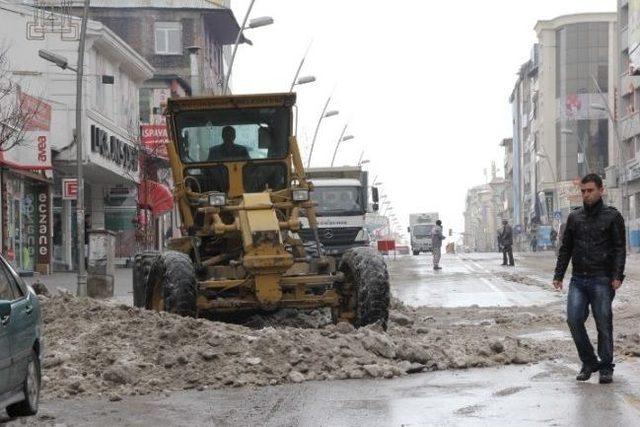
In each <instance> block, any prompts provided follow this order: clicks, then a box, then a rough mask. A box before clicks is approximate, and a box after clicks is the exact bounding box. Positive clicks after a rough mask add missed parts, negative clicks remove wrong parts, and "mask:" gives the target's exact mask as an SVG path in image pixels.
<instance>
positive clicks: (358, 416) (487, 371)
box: [40, 361, 640, 427]
mask: <svg viewBox="0 0 640 427" xmlns="http://www.w3.org/2000/svg"><path fill="white" fill-rule="evenodd" d="M577 368H578V366H577V365H573V364H568V363H565V362H562V361H555V362H544V363H540V364H536V365H532V366H518V367H516V366H507V367H501V368H483V369H470V370H464V371H441V372H432V373H426V374H418V375H411V376H408V377H402V378H398V379H394V380H345V381H334V382H308V383H303V384H290V385H282V386H275V387H263V388H258V389H249V388H243V389H233V390H212V391H207V390H205V391H203V392H197V391H190V392H178V393H172V394H171V396H170V397H167V396H162V397H135V398H127V399H126V400H125V401H122V402H115V403H110V402H106V401H105V400H99V399H83V400H76V401H65V402H49V403H47V402H45V403H44V404H43V406H42V410H41V413H42V414H44V415H45V417H46V416H48V417H51V416H53V417H55V418H45V419H41V420H40V421H42V422H48V423H58V424H66V425H68V426H72V425H73V426H75V425H77V426H84V425H95V426H118V425H127V426H165V425H166V426H238V425H247V426H254V425H255V426H335V427H338V426H372V427H373V426H442V425H453V426H467V425H469V426H472V425H473V426H475V425H491V426H499V425H511V426H540V425H544V426H580V427H583V426H598V427H600V426H637V425H638V420H640V363H638V362H632V363H625V364H622V365H620V366H619V367H618V369H617V370H616V382H615V383H613V384H610V385H600V384H597V376H595V377H594V378H592V379H591V381H589V382H586V383H578V382H576V381H574V380H573V376H574V375H575V371H576V369H577Z"/></svg>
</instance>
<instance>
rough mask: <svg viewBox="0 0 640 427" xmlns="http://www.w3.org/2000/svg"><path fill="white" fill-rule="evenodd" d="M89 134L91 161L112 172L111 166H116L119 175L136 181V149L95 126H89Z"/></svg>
mask: <svg viewBox="0 0 640 427" xmlns="http://www.w3.org/2000/svg"><path fill="white" fill-rule="evenodd" d="M89 133H90V135H91V138H90V139H91V154H92V157H93V159H95V160H92V161H97V162H98V163H100V164H101V165H102V166H103V167H108V168H109V169H110V170H113V166H117V167H118V168H119V169H120V171H119V174H120V175H123V176H130V177H132V178H133V179H134V180H137V176H138V168H139V165H138V149H137V148H136V147H134V146H133V144H131V142H129V141H126V140H124V139H123V138H120V137H118V136H117V135H115V134H113V133H112V132H111V131H109V130H107V129H104V128H103V127H101V126H100V125H97V124H95V125H94V124H91V126H90V132H89Z"/></svg>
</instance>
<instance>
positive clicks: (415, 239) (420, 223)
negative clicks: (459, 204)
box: [408, 212, 438, 255]
mask: <svg viewBox="0 0 640 427" xmlns="http://www.w3.org/2000/svg"><path fill="white" fill-rule="evenodd" d="M437 220H438V214H437V213H434V212H431V213H416V214H411V215H409V229H408V231H409V235H410V236H411V251H412V253H413V255H420V253H421V252H431V251H432V250H433V247H432V243H431V232H432V231H433V228H434V227H435V226H436V221H437Z"/></svg>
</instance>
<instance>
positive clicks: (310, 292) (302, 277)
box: [133, 93, 389, 327]
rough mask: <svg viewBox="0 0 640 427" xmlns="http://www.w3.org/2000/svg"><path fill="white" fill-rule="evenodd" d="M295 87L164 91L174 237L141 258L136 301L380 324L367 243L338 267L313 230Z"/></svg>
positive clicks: (383, 315)
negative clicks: (308, 240) (307, 234)
mask: <svg viewBox="0 0 640 427" xmlns="http://www.w3.org/2000/svg"><path fill="white" fill-rule="evenodd" d="M294 104H295V94H288V93H287V94H267V95H235V96H219V97H202V98H179V99H170V100H169V101H168V104H167V111H166V118H167V126H168V128H169V135H170V139H171V143H170V144H169V147H168V153H169V160H170V164H171V170H172V174H173V180H174V183H175V188H174V195H175V201H176V204H177V207H178V210H179V212H180V219H181V231H182V236H183V237H180V238H176V239H172V240H170V241H169V243H168V244H167V246H168V248H167V250H165V251H163V252H162V253H161V254H154V253H146V254H140V255H138V256H137V257H136V263H135V266H134V273H133V275H134V300H135V304H136V305H137V306H141V307H146V308H148V309H153V310H158V311H161V310H165V311H168V312H172V313H176V314H180V315H184V316H200V317H218V315H228V314H232V315H233V314H238V313H242V312H247V311H255V310H275V309H279V308H299V309H313V308H320V307H329V308H330V309H331V313H332V318H333V320H334V322H337V321H341V320H344V321H348V322H351V323H352V324H353V325H354V326H363V325H367V324H370V323H374V322H380V323H381V324H382V325H383V326H384V327H386V323H387V318H388V308H389V281H388V272H387V268H386V265H385V263H384V260H383V259H382V257H381V256H380V255H379V254H377V253H376V252H375V251H373V250H372V249H370V248H355V249H353V250H350V251H348V252H347V253H346V254H345V255H344V256H343V257H342V259H341V260H340V261H338V264H339V265H336V261H335V260H334V259H333V258H330V257H325V256H324V255H323V253H322V248H321V245H320V243H319V241H318V239H317V232H316V234H315V235H316V242H315V244H314V245H313V246H312V247H310V246H309V245H306V246H305V244H304V243H303V242H302V241H301V239H300V238H299V236H298V234H297V232H298V230H299V229H300V215H301V213H305V214H306V217H307V218H308V219H309V222H310V226H311V227H312V228H315V229H317V224H316V217H315V211H314V204H313V202H311V199H310V197H309V193H310V191H313V188H312V186H311V183H310V182H309V181H307V179H306V177H305V172H304V168H303V165H302V161H301V157H300V152H299V149H298V144H297V141H296V137H295V135H293V132H292V117H293V107H294Z"/></svg>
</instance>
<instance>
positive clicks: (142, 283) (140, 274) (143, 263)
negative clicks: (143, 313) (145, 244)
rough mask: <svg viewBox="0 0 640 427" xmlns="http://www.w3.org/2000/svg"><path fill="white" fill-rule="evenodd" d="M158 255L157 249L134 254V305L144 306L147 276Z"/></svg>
mask: <svg viewBox="0 0 640 427" xmlns="http://www.w3.org/2000/svg"><path fill="white" fill-rule="evenodd" d="M159 255H160V253H159V252H158V251H146V252H142V253H139V254H136V255H135V257H134V258H133V270H132V275H133V305H134V306H135V307H143V308H144V307H145V301H146V295H145V290H146V284H147V278H148V277H149V272H150V271H151V266H152V265H153V262H154V261H155V260H156V258H158V256H159Z"/></svg>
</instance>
